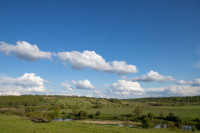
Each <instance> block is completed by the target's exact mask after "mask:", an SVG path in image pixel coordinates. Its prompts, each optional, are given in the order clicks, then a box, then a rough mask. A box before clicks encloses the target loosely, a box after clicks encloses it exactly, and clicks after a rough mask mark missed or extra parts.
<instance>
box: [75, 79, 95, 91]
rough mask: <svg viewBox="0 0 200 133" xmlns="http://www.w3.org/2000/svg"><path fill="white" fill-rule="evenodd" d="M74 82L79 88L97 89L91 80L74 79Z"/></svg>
mask: <svg viewBox="0 0 200 133" xmlns="http://www.w3.org/2000/svg"><path fill="white" fill-rule="evenodd" d="M72 83H73V84H74V85H75V86H76V88H77V89H95V87H94V86H93V85H92V84H91V83H90V81H89V80H87V79H85V80H83V81H80V80H79V81H78V82H76V81H74V80H73V81H72Z"/></svg>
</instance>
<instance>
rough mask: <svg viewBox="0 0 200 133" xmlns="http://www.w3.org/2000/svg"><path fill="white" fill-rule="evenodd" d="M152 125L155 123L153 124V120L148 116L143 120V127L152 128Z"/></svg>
mask: <svg viewBox="0 0 200 133" xmlns="http://www.w3.org/2000/svg"><path fill="white" fill-rule="evenodd" d="M152 127H153V125H152V122H151V120H150V119H149V118H148V117H145V118H144V119H143V120H142V128H152Z"/></svg>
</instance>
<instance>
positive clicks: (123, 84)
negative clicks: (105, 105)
mask: <svg viewBox="0 0 200 133" xmlns="http://www.w3.org/2000/svg"><path fill="white" fill-rule="evenodd" d="M105 86H106V87H107V88H108V91H107V95H110V97H120V98H131V97H132V98H133V97H139V96H141V95H143V93H144V89H143V88H142V87H141V86H140V84H139V83H138V82H133V81H126V80H118V81H117V82H116V83H113V84H111V85H105Z"/></svg>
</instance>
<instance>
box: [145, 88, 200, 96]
mask: <svg viewBox="0 0 200 133" xmlns="http://www.w3.org/2000/svg"><path fill="white" fill-rule="evenodd" d="M145 93H146V96H150V97H169V96H195V95H200V87H198V86H191V85H170V86H166V87H161V88H150V89H147V90H146V91H145Z"/></svg>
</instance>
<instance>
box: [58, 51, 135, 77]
mask: <svg viewBox="0 0 200 133" xmlns="http://www.w3.org/2000/svg"><path fill="white" fill-rule="evenodd" d="M56 56H57V57H58V58H59V59H60V60H62V61H64V62H65V63H69V64H70V65H71V67H72V68H74V69H82V68H85V67H89V68H91V69H94V70H96V71H104V72H112V73H119V74H125V73H136V72H137V68H136V66H135V65H128V64H126V62H125V61H113V62H106V61H105V59H104V58H102V56H100V55H98V54H96V52H95V51H87V50H86V51H83V53H81V52H78V51H72V52H59V53H58V54H57V55H56Z"/></svg>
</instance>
